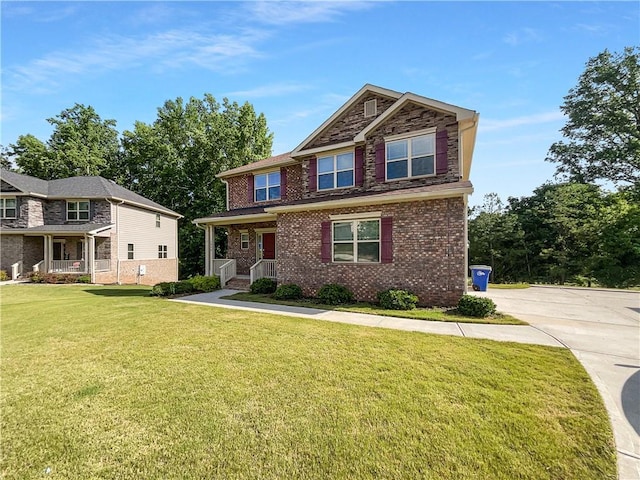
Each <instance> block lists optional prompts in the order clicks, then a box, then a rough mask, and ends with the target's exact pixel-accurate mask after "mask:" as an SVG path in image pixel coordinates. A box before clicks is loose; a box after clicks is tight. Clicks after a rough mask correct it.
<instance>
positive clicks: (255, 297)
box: [222, 292, 528, 325]
mask: <svg viewBox="0 0 640 480" xmlns="http://www.w3.org/2000/svg"><path fill="white" fill-rule="evenodd" d="M222 298H225V299H227V300H239V301H243V302H258V303H270V304H273V305H291V306H295V307H308V308H320V309H323V310H339V311H341V312H355V313H368V314H371V315H383V316H385V317H401V318H411V319H414V320H432V321H436V322H461V323H490V324H496V325H528V323H527V322H523V321H522V320H519V319H517V318H515V317H512V316H511V315H506V314H503V313H496V314H495V315H491V316H489V317H487V318H477V317H467V316H465V315H461V314H459V313H458V312H457V311H456V310H455V309H446V308H414V309H413V310H387V309H384V308H381V307H379V306H377V305H373V304H371V303H365V302H361V303H353V304H350V305H325V304H323V303H319V302H318V301H316V300H314V299H312V298H304V299H302V300H276V299H274V298H272V297H271V295H269V294H263V293H250V292H238V293H234V294H232V295H227V296H226V297H222Z"/></svg>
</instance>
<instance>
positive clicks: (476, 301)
mask: <svg viewBox="0 0 640 480" xmlns="http://www.w3.org/2000/svg"><path fill="white" fill-rule="evenodd" d="M458 312H460V313H461V314H462V315H467V316H468V317H479V318H484V317H488V316H489V315H492V314H494V313H496V304H495V303H494V302H493V300H491V299H490V298H486V297H476V296H475V295H463V296H462V297H461V298H460V300H459V301H458Z"/></svg>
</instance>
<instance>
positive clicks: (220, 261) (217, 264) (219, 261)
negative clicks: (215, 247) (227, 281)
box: [211, 258, 231, 276]
mask: <svg viewBox="0 0 640 480" xmlns="http://www.w3.org/2000/svg"><path fill="white" fill-rule="evenodd" d="M229 260H231V259H230V258H216V259H215V260H214V261H213V272H212V273H211V275H218V276H220V269H221V268H222V266H223V265H224V264H225V263H228V262H229Z"/></svg>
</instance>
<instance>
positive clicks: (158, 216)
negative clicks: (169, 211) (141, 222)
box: [156, 213, 160, 228]
mask: <svg viewBox="0 0 640 480" xmlns="http://www.w3.org/2000/svg"><path fill="white" fill-rule="evenodd" d="M156 228H160V214H159V213H156Z"/></svg>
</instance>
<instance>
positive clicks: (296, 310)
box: [173, 290, 565, 347]
mask: <svg viewBox="0 0 640 480" xmlns="http://www.w3.org/2000/svg"><path fill="white" fill-rule="evenodd" d="M234 293H237V291H235V290H218V291H216V292H211V293H200V294H197V295H190V296H187V297H181V298H177V299H174V300H173V301H174V302H183V303H197V304H204V305H211V306H215V307H222V308H231V309H235V310H248V311H251V312H260V313H277V314H279V315H287V316H290V317H298V318H311V319H314V320H325V321H328V322H340V323H350V324H352V325H361V326H366V327H382V328H393V329H396V330H407V331H412V332H424V333H439V334H443V335H456V336H459V337H470V338H487V339H490V340H501V341H508V342H518V343H531V344H535V345H549V346H552V347H564V346H565V345H563V344H562V343H561V342H559V341H558V340H557V339H555V338H554V337H553V336H552V335H549V334H547V333H545V332H543V331H541V330H539V329H537V328H535V327H532V326H528V325H485V324H475V323H455V322H429V321H425V320H412V319H408V318H399V317H385V316H382V315H369V314H365V313H351V312H338V311H335V310H320V309H317V308H307V307H290V306H286V305H271V304H268V303H256V302H239V301H236V300H225V299H224V298H220V297H224V296H227V295H233V294H234Z"/></svg>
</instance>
